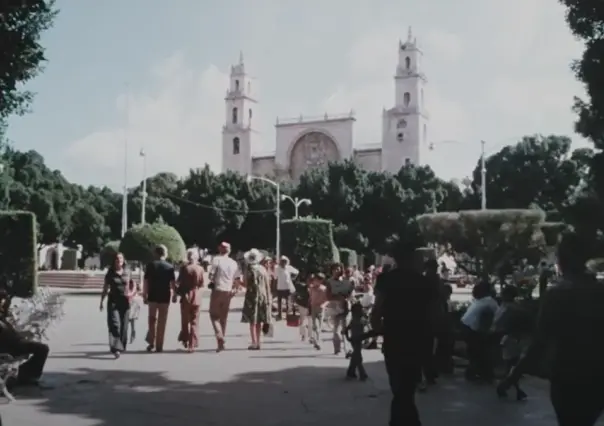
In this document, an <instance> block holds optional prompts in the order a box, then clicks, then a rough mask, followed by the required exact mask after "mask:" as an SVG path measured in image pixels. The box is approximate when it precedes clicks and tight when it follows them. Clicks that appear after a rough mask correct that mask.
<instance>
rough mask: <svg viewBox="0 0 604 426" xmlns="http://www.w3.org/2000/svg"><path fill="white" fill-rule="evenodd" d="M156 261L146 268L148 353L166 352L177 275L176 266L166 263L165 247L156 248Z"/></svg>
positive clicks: (144, 298) (144, 290)
mask: <svg viewBox="0 0 604 426" xmlns="http://www.w3.org/2000/svg"><path fill="white" fill-rule="evenodd" d="M154 255H155V260H154V261H153V262H151V263H149V264H148V265H147V267H146V268H145V281H144V284H143V300H144V302H145V304H147V305H149V317H148V322H149V331H148V332H147V338H146V339H145V340H146V341H147V344H148V346H147V351H148V352H151V351H153V349H155V351H156V352H162V351H163V350H164V336H165V335H166V323H167V320H168V309H169V308H170V300H171V299H172V296H173V294H174V293H173V292H174V286H175V281H176V276H175V275H176V274H175V273H174V266H172V264H170V263H168V262H167V261H166V258H167V257H168V249H167V248H166V246H164V245H160V246H157V247H156V248H155V252H154Z"/></svg>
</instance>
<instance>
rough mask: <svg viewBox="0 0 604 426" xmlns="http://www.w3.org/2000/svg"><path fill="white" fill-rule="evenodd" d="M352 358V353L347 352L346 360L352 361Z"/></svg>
mask: <svg viewBox="0 0 604 426" xmlns="http://www.w3.org/2000/svg"><path fill="white" fill-rule="evenodd" d="M351 357H352V351H348V352H346V359H350V358H351Z"/></svg>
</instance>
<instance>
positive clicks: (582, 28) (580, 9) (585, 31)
mask: <svg viewBox="0 0 604 426" xmlns="http://www.w3.org/2000/svg"><path fill="white" fill-rule="evenodd" d="M560 2H561V3H562V4H563V5H564V6H565V7H566V22H567V23H568V26H569V27H570V30H571V32H572V33H573V35H574V36H575V37H577V38H579V39H580V40H582V41H583V42H584V43H585V50H584V51H583V56H582V57H581V58H580V59H579V60H577V61H576V62H575V63H574V64H573V70H574V71H575V75H576V76H577V79H578V80H579V81H581V83H583V84H584V85H585V89H586V92H587V99H586V100H583V99H580V98H575V105H574V109H575V112H576V113H577V115H578V120H577V123H576V129H577V131H578V132H579V133H580V134H581V135H583V136H584V137H586V138H588V139H590V140H591V141H592V142H593V143H594V145H595V147H596V148H597V149H600V150H601V149H604V62H603V61H602V58H603V57H604V3H602V2H601V1H599V0H560Z"/></svg>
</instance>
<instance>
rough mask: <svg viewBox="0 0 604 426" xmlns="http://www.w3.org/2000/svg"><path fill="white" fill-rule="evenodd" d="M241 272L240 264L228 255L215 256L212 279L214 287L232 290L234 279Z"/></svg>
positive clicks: (221, 289)
mask: <svg viewBox="0 0 604 426" xmlns="http://www.w3.org/2000/svg"><path fill="white" fill-rule="evenodd" d="M238 273H239V265H237V262H235V260H233V259H231V258H230V257H229V256H228V255H226V254H225V255H220V256H214V259H212V269H211V271H210V280H211V281H212V282H213V283H214V289H215V290H220V291H231V290H232V289H233V281H235V278H237V275H238Z"/></svg>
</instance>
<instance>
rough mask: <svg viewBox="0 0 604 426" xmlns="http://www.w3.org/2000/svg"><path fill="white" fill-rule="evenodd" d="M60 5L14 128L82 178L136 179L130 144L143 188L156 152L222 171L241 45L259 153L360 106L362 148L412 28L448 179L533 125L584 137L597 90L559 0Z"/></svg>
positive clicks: (83, 1)
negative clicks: (583, 115)
mask: <svg viewBox="0 0 604 426" xmlns="http://www.w3.org/2000/svg"><path fill="white" fill-rule="evenodd" d="M57 3H58V6H59V8H60V9H61V13H60V15H59V17H58V19H57V21H56V24H55V27H54V28H53V29H52V30H50V31H48V32H47V33H45V34H44V36H43V40H42V42H43V44H44V45H45V46H46V47H47V49H48V50H47V56H48V59H49V62H48V64H47V65H46V69H45V71H44V73H43V74H42V75H40V76H39V77H38V78H37V79H36V80H35V81H33V82H32V83H30V84H29V86H28V87H29V88H30V89H32V90H33V91H35V92H37V96H36V98H35V102H34V104H33V111H32V113H31V114H28V115H26V116H24V117H16V118H13V119H11V120H10V127H9V132H8V135H9V138H10V139H11V140H12V141H13V143H14V144H15V146H16V147H17V148H19V149H36V150H38V151H39V152H40V153H42V154H43V155H44V157H45V158H46V159H47V162H48V164H49V165H50V166H51V167H53V168H58V169H60V170H61V171H63V173H64V174H65V175H66V176H67V177H68V178H69V179H72V180H74V181H76V182H79V183H85V184H88V183H92V184H108V185H110V186H112V187H119V186H121V185H122V182H123V171H122V170H123V149H124V143H125V142H124V141H125V140H126V139H128V141H129V142H128V147H129V178H128V180H129V184H130V185H132V184H136V183H137V182H138V181H139V180H140V178H141V177H142V165H141V160H140V158H139V157H138V156H137V154H138V151H139V150H140V149H141V148H143V147H144V148H145V150H146V151H147V153H148V154H147V156H148V170H149V172H150V173H155V172H159V171H172V172H176V173H177V174H180V175H182V174H185V173H186V172H187V170H188V169H189V168H190V167H200V166H202V165H203V164H205V163H209V164H210V165H211V166H212V168H214V169H215V170H219V169H220V164H221V159H220V152H221V145H220V144H221V133H220V132H221V126H222V124H223V123H224V121H225V117H224V115H225V108H224V100H223V98H224V94H225V90H226V87H227V80H228V75H227V73H228V71H229V67H230V65H231V64H233V63H236V62H237V60H238V58H239V52H240V51H243V53H244V57H245V62H246V68H247V69H248V70H249V71H250V72H251V74H252V75H253V76H254V77H255V78H256V79H257V80H256V83H255V86H256V93H258V100H259V102H260V103H259V109H258V111H257V113H256V114H255V120H256V123H258V130H259V133H258V135H257V142H256V145H255V147H256V149H257V150H258V151H270V150H274V145H275V132H274V127H273V125H274V123H275V119H276V117H277V116H279V117H296V116H299V115H300V113H303V114H305V115H322V114H323V113H324V112H332V113H341V112H347V111H350V110H351V109H354V110H355V112H356V115H357V122H356V123H355V144H366V143H376V142H379V141H380V136H381V129H380V126H381V121H380V115H381V110H382V107H384V106H385V107H387V108H388V107H391V106H392V104H393V102H394V83H393V78H392V77H393V75H394V71H395V65H396V60H397V44H398V39H399V38H402V39H405V38H406V36H407V29H408V26H409V25H412V26H413V32H414V34H415V35H416V36H417V38H418V42H419V44H420V46H421V47H422V49H423V51H424V64H423V65H424V71H425V73H426V74H427V76H428V79H429V86H428V88H427V89H426V99H427V108H428V109H429V111H430V115H431V122H430V129H431V131H430V135H431V139H432V140H433V141H434V142H435V143H436V147H437V148H436V149H435V150H434V151H432V154H431V159H430V164H431V165H432V166H433V167H434V168H435V170H436V171H437V173H438V174H439V175H441V176H443V177H445V178H452V177H456V178H463V177H464V176H466V175H468V174H469V173H470V172H471V169H472V168H473V165H474V164H475V162H476V159H477V156H478V153H479V149H480V145H479V141H480V140H481V139H485V140H486V141H487V151H488V152H494V151H496V150H497V149H498V148H499V147H501V146H502V145H504V144H506V143H511V142H513V141H514V140H515V139H517V138H518V137H520V136H521V135H524V134H533V133H543V134H564V135H569V136H572V137H573V139H574V140H575V141H576V144H577V145H582V144H584V143H585V142H584V141H581V140H580V139H579V138H578V137H577V136H575V135H574V133H573V120H574V116H573V114H572V112H571V111H570V106H571V104H572V98H573V96H574V95H577V94H578V95H581V94H582V93H583V91H582V88H581V86H580V85H579V84H578V83H577V82H576V81H575V79H574V77H573V75H572V73H571V72H570V70H569V64H570V62H571V61H572V60H573V59H575V58H578V57H579V56H580V54H581V45H580V44H578V43H577V42H576V41H575V40H574V39H573V38H572V36H571V35H570V33H569V31H568V29H567V27H566V25H565V22H564V19H563V18H564V10H563V9H562V7H561V6H560V5H559V4H558V2H556V1H553V0H506V1H505V2H495V1H485V0H455V1H451V0H398V1H392V0H329V1H319V0H306V1H299V0H254V1H244V0H170V1H165V0H103V1H92V0H58V2H57ZM126 112H128V113H126ZM128 117H129V118H128ZM127 123H128V124H127ZM126 135H127V136H126ZM445 140H455V141H458V142H457V143H441V144H438V142H440V141H445Z"/></svg>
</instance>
